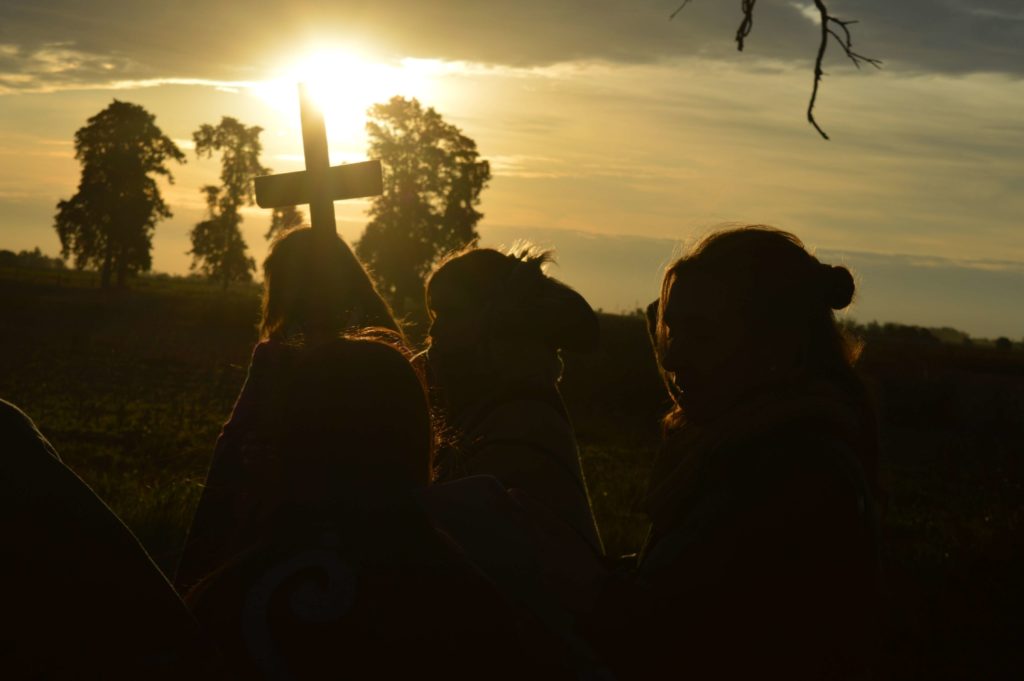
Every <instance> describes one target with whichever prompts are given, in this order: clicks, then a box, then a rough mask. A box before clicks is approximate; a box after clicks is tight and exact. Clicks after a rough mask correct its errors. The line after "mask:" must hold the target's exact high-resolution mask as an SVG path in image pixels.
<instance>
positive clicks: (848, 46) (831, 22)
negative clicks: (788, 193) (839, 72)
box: [744, 0, 882, 139]
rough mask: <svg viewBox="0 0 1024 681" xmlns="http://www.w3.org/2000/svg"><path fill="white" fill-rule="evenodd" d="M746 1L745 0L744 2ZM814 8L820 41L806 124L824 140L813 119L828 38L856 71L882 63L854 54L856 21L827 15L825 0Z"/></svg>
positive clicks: (878, 60) (880, 65)
mask: <svg viewBox="0 0 1024 681" xmlns="http://www.w3.org/2000/svg"><path fill="white" fill-rule="evenodd" d="M744 1H746V0H744ZM814 6H815V7H816V8H817V9H818V15H819V16H820V17H821V41H820V42H819V43H818V56H817V57H816V58H815V60H814V87H812V88H811V100H810V102H808V104H807V122H809V123H810V124H811V125H813V126H814V129H815V130H817V131H818V134H819V135H821V136H822V137H823V138H824V139H828V138H829V137H828V135H827V134H826V133H825V131H824V130H822V128H821V126H820V125H818V121H817V120H815V118H814V105H815V104H816V103H817V101H818V86H819V85H821V77H822V76H824V75H825V71H824V70H823V69H822V62H823V61H824V59H825V51H826V49H827V48H828V37H829V36H832V37H833V38H834V39H835V41H836V42H837V43H839V46H840V47H842V48H843V52H845V53H846V56H847V58H848V59H849V60H850V61H852V62H853V65H854V66H856V67H857V68H858V69H859V68H860V67H861V64H870V65H871V66H874V67H875V68H876V69H880V68H882V61H881V60H880V59H873V58H871V57H865V56H864V55H863V54H860V53H859V52H855V51H854V49H853V36H852V35H851V34H850V26H851V25H852V24H855V23H857V22H856V20H845V21H844V20H843V19H837V18H835V17H834V16H832V15H831V14H829V11H828V7H826V6H825V0H814ZM833 27H836V28H838V29H839V30H840V31H842V35H839V33H836V31H835V30H834V28H833Z"/></svg>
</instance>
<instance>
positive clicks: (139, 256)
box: [54, 99, 185, 288]
mask: <svg viewBox="0 0 1024 681" xmlns="http://www.w3.org/2000/svg"><path fill="white" fill-rule="evenodd" d="M75 158H76V159H78V161H79V162H80V163H81V164H82V179H81V180H80V181H79V183H78V192H77V193H75V195H74V196H72V197H71V198H70V199H68V200H67V201H60V202H58V203H57V215H56V218H55V224H54V228H55V229H56V230H57V235H58V236H59V237H60V245H61V257H63V258H68V257H70V256H72V255H73V256H74V262H75V267H77V268H79V269H82V268H84V267H95V268H97V269H99V271H100V285H101V286H103V287H104V288H106V287H108V286H110V283H111V279H112V277H114V276H116V280H117V285H118V286H124V285H125V282H126V280H127V278H128V276H129V275H134V274H136V273H138V272H140V271H142V272H145V271H148V270H149V269H150V267H152V262H153V261H152V256H151V251H152V248H153V231H154V230H155V228H156V223H157V222H159V221H160V220H161V219H163V218H169V217H171V211H170V209H169V208H168V207H167V204H165V203H164V201H163V198H162V197H161V196H160V189H159V188H158V187H157V184H156V181H155V180H154V179H153V178H152V177H150V176H151V175H163V176H164V177H166V178H167V181H168V182H173V181H174V177H173V176H172V175H171V171H170V170H169V169H168V168H167V165H166V164H167V162H168V161H169V160H173V161H177V162H178V163H184V162H185V155H184V154H183V153H182V152H181V150H180V149H178V147H177V145H175V144H174V142H173V141H172V140H171V139H170V138H169V137H167V136H166V135H164V134H163V132H162V131H161V130H160V128H159V127H157V125H156V122H155V117H154V116H153V114H151V113H149V112H148V111H146V110H145V109H143V108H142V107H141V106H139V105H138V104H131V103H129V102H121V101H118V100H116V99H115V100H114V101H113V102H112V103H111V104H110V106H108V107H107V108H106V109H104V110H103V111H101V112H99V113H98V114H96V115H95V116H93V117H92V118H90V119H89V120H88V121H87V122H86V125H85V126H84V127H82V128H79V129H78V131H77V132H76V133H75Z"/></svg>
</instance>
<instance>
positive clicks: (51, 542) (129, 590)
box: [0, 400, 231, 679]
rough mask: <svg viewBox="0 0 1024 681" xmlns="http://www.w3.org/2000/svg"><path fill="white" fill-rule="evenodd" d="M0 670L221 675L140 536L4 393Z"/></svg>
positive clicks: (7, 674)
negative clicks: (82, 479)
mask: <svg viewBox="0 0 1024 681" xmlns="http://www.w3.org/2000/svg"><path fill="white" fill-rule="evenodd" d="M0 442H2V443H3V445H2V454H0V485H2V490H0V537H3V542H2V543H0V574H2V575H3V598H2V608H0V613H2V619H0V677H2V678H5V679H207V678H209V679H214V678H217V679H222V678H231V677H230V676H229V675H228V674H226V673H225V672H224V670H223V669H218V668H216V663H215V657H214V655H213V654H212V649H211V648H210V647H209V646H208V645H206V644H205V643H204V641H203V640H202V639H201V637H200V634H199V628H198V626H197V624H196V622H195V620H194V619H193V618H192V616H191V615H190V614H189V613H188V611H187V610H186V608H185V606H184V604H183V603H182V602H181V600H180V599H179V598H178V596H177V594H175V592H174V590H173V589H172V588H171V585H170V584H169V583H168V582H167V580H166V579H165V578H164V576H163V575H162V574H161V573H160V571H159V569H158V568H157V567H156V565H154V564H153V562H152V561H151V560H150V558H149V556H148V555H146V552H145V551H144V550H143V548H142V546H141V545H140V544H139V542H138V540H137V539H136V538H135V536H134V535H132V533H131V532H130V531H129V530H128V528H126V527H125V526H124V525H123V524H122V523H121V521H120V520H118V518H117V516H115V515H114V514H113V513H112V512H111V511H110V509H108V508H107V507H106V505H104V503H103V502H102V501H100V499H99V498H98V497H96V495H95V494H93V492H92V490H90V489H89V488H88V487H87V486H86V485H85V483H84V482H82V481H81V480H80V479H79V478H78V476H76V475H75V474H74V473H73V472H72V471H71V470H70V469H69V468H67V467H66V466H65V465H64V464H63V463H61V460H60V458H59V457H58V456H57V453H56V451H54V449H53V447H52V446H51V445H50V443H49V442H47V440H46V438H44V437H43V435H42V434H41V433H40V432H39V431H38V430H37V429H36V427H35V424H33V423H32V421H31V420H30V419H29V418H28V417H27V416H26V415H25V414H23V413H22V412H21V411H20V410H19V409H17V408H16V407H15V406H13V405H11V404H9V403H7V402H4V401H2V400H0Z"/></svg>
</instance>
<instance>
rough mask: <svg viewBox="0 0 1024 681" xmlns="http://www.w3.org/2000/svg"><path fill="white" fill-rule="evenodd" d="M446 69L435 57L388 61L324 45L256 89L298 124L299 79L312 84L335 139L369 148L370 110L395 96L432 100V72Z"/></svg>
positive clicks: (354, 148)
mask: <svg viewBox="0 0 1024 681" xmlns="http://www.w3.org/2000/svg"><path fill="white" fill-rule="evenodd" d="M440 70H443V69H442V65H441V64H440V62H434V61H433V60H424V59H402V60H401V61H398V62H393V63H384V62H378V61H371V60H369V59H367V58H365V57H363V56H362V55H360V54H358V53H357V52H355V51H352V50H341V49H331V50H318V51H316V52H312V53H310V54H308V55H307V56H305V57H303V58H302V59H299V60H297V61H296V62H294V63H293V64H292V65H291V66H290V67H289V68H287V69H284V71H283V73H282V75H281V76H280V77H276V78H274V79H272V80H267V81H263V82H260V83H258V84H255V85H254V86H253V87H252V91H253V94H255V95H256V96H257V97H258V98H259V99H260V100H262V101H263V102H264V103H266V104H267V105H269V106H270V107H272V108H274V109H275V110H277V111H279V112H281V113H282V114H285V115H286V116H287V118H288V119H289V120H290V121H291V122H292V124H293V125H294V126H295V127H296V128H298V127H299V104H298V91H297V83H299V82H300V81H301V82H305V83H307V84H308V85H309V88H310V91H311V92H312V94H313V97H314V99H315V100H316V102H317V104H318V105H319V106H320V108H321V109H322V110H323V112H324V119H325V121H326V123H327V135H328V138H329V140H330V141H331V142H333V143H336V144H340V145H342V146H343V147H345V149H346V150H351V151H353V152H355V151H357V150H358V151H361V150H362V149H363V148H364V147H365V140H366V132H365V126H366V110H367V109H369V108H370V107H371V106H373V105H374V104H379V103H383V102H387V101H388V100H389V99H391V98H392V97H394V96H395V95H401V96H403V97H416V98H418V99H420V100H421V101H424V100H425V99H428V98H429V97H430V95H431V93H432V86H433V83H432V77H433V76H434V75H436V74H438V73H439V71H440ZM425 103H426V102H425Z"/></svg>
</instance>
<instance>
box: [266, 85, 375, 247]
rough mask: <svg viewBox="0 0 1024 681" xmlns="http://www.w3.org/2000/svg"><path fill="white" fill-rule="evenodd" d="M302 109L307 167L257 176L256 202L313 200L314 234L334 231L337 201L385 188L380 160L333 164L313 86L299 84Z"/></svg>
mask: <svg viewBox="0 0 1024 681" xmlns="http://www.w3.org/2000/svg"><path fill="white" fill-rule="evenodd" d="M299 113H300V115H301V118H302V148H303V151H304V152H305V157H306V169H305V170H300V171H298V172H294V173H283V174H281V175H264V176H263V177H257V178H256V180H255V183H254V184H255V189H256V203H257V204H258V205H259V206H260V208H280V207H281V206H298V205H300V204H309V222H310V226H311V227H312V229H313V233H314V234H322V235H334V234H336V233H337V232H336V227H335V222H334V202H335V201H339V200H341V199H355V198H359V197H362V196H376V195H377V194H380V193H382V192H383V191H384V181H383V177H382V174H381V166H380V161H365V162H363V163H352V164H348V165H340V166H333V167H332V166H331V164H330V162H329V161H328V158H327V128H326V126H325V125H324V115H323V112H322V111H320V109H319V108H318V107H317V106H316V105H315V104H314V103H313V98H312V96H311V94H310V91H309V88H308V87H306V86H305V85H304V84H302V83H300V84H299Z"/></svg>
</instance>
